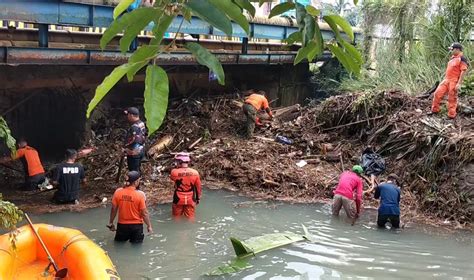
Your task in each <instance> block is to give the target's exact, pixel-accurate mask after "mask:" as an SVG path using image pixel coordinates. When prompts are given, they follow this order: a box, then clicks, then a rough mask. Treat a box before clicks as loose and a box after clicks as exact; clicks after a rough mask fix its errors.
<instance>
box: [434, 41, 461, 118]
mask: <svg viewBox="0 0 474 280" xmlns="http://www.w3.org/2000/svg"><path fill="white" fill-rule="evenodd" d="M449 50H450V51H451V52H452V54H453V56H451V60H449V62H448V66H447V67H446V74H445V77H444V80H443V81H442V82H441V84H439V86H438V88H437V89H436V91H435V93H434V98H433V103H432V105H431V113H430V114H436V113H439V111H440V108H439V104H440V103H441V100H443V97H444V96H445V95H446V93H447V94H448V117H449V118H450V119H454V118H455V117H456V108H457V106H458V92H459V89H460V88H461V84H462V80H463V78H464V75H465V74H466V72H467V68H468V67H469V62H468V61H467V59H466V57H464V56H463V54H462V45H461V44H459V43H453V44H452V45H451V47H449Z"/></svg>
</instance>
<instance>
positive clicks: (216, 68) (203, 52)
mask: <svg viewBox="0 0 474 280" xmlns="http://www.w3.org/2000/svg"><path fill="white" fill-rule="evenodd" d="M185 47H186V49H188V50H189V51H190V52H191V53H192V54H193V55H194V56H195V57H196V59H197V62H198V63H199V64H201V65H205V66H207V67H208V68H209V69H210V70H211V71H212V72H214V73H215V74H216V75H217V79H218V81H219V84H221V85H224V84H225V75H224V69H223V68H222V65H221V63H220V62H219V60H218V59H217V58H216V57H215V56H214V55H213V54H212V53H210V52H209V51H208V50H207V49H205V48H203V47H202V46H201V45H199V44H198V43H192V42H191V43H186V45H185Z"/></svg>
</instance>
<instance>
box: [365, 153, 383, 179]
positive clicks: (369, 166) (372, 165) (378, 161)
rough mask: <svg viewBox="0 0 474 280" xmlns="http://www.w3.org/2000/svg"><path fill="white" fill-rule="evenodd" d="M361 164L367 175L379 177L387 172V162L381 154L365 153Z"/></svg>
mask: <svg viewBox="0 0 474 280" xmlns="http://www.w3.org/2000/svg"><path fill="white" fill-rule="evenodd" d="M360 163H361V164H360V165H361V166H362V168H363V169H364V173H365V174H366V175H375V176H378V175H380V174H382V173H383V172H384V171H385V160H384V159H383V158H382V157H381V156H380V155H379V154H377V153H375V152H372V151H369V152H364V153H363V154H362V157H361V159H360Z"/></svg>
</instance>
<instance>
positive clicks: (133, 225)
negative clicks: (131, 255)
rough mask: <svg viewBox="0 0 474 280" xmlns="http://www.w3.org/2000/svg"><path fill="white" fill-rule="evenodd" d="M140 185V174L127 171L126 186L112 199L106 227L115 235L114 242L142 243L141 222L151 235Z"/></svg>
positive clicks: (151, 231)
mask: <svg viewBox="0 0 474 280" xmlns="http://www.w3.org/2000/svg"><path fill="white" fill-rule="evenodd" d="M139 185H140V173H139V172H138V171H129V172H128V175H127V185H125V186H124V187H122V188H118V189H117V190H116V191H115V193H114V196H113V198H112V209H110V219H109V224H108V225H107V227H108V228H109V229H110V230H111V231H117V232H116V233H115V241H119V242H125V241H128V240H130V242H131V243H142V242H143V238H144V237H145V236H144V234H143V222H145V224H146V225H147V231H148V233H149V234H151V233H153V229H152V227H151V222H150V217H149V216H148V210H147V208H146V203H145V201H146V197H145V193H144V192H142V191H140V190H138V187H139ZM117 212H118V216H119V217H118V223H117V228H115V225H114V220H115V217H116V216H117Z"/></svg>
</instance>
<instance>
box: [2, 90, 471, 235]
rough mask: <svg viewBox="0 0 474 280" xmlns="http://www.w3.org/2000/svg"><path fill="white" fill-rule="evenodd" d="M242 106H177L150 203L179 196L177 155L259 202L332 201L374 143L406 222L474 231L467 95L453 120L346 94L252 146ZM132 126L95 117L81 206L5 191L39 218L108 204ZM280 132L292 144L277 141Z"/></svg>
mask: <svg viewBox="0 0 474 280" xmlns="http://www.w3.org/2000/svg"><path fill="white" fill-rule="evenodd" d="M241 101H242V100H238V99H237V98H236V96H231V97H219V98H212V99H200V100H194V99H185V100H181V101H179V102H176V103H174V104H170V110H169V112H168V115H167V117H166V120H165V123H164V125H163V126H162V128H161V129H160V131H159V132H158V133H156V135H154V136H153V137H152V138H151V139H149V140H148V142H149V144H148V147H149V148H150V155H149V158H148V161H147V162H145V163H144V164H143V165H142V168H143V174H144V177H145V180H144V183H143V184H142V189H143V190H144V191H145V192H146V193H147V194H148V195H147V197H148V199H149V200H150V201H151V202H152V203H162V202H169V201H170V200H171V197H172V190H173V186H172V184H171V182H170V181H169V179H168V174H169V170H170V168H171V164H172V162H173V153H175V152H178V151H189V152H191V153H192V159H193V164H192V165H193V167H194V168H196V169H198V170H199V172H200V173H201V176H202V178H203V181H204V184H205V186H208V187H212V188H226V189H230V190H232V191H237V192H239V193H241V194H242V195H246V196H249V197H252V198H256V199H270V200H281V201H288V202H294V203H307V202H318V201H326V202H329V201H330V199H331V197H332V190H333V188H334V186H335V185H336V184H337V180H338V176H339V174H340V173H341V172H342V170H345V169H349V168H350V167H351V166H352V165H353V164H357V163H359V159H360V155H361V153H362V151H363V150H364V148H365V147H366V146H368V145H371V146H373V147H374V148H375V149H376V151H377V152H378V153H380V154H381V155H382V156H383V157H384V158H385V160H386V163H387V171H386V173H384V174H383V175H381V176H380V178H379V180H381V181H383V180H384V176H385V175H386V174H389V173H392V172H393V173H396V174H398V175H399V176H400V177H401V178H402V181H403V182H402V185H403V189H402V192H403V196H402V201H401V207H402V220H403V221H404V222H405V223H408V224H409V223H413V222H421V223H425V224H433V225H443V226H447V227H451V228H471V226H472V220H473V216H472V212H473V211H474V163H473V158H474V125H473V119H472V113H473V112H472V109H471V108H472V107H473V105H474V104H473V103H474V101H473V99H472V98H467V97H465V98H461V103H462V105H461V106H460V113H459V115H458V118H457V119H456V121H449V120H447V118H446V115H445V114H440V115H438V116H427V114H426V113H427V112H428V111H429V107H430V100H429V99H422V98H417V97H410V96H407V95H405V94H403V93H401V92H378V93H354V94H345V95H340V96H335V97H331V98H329V99H327V100H325V101H323V102H320V103H319V102H313V103H311V104H309V105H308V106H305V107H300V106H299V105H295V106H291V107H286V108H278V109H276V110H275V119H274V120H273V121H272V122H268V125H266V126H264V127H261V128H258V129H257V130H256V133H255V135H256V136H255V137H254V138H253V139H250V140H247V139H244V138H243V137H242V135H243V132H244V127H243V124H244V116H243V114H242V113H241V109H240V106H241V104H242V103H241ZM126 127H127V124H126V123H125V120H124V119H123V115H121V111H120V110H110V111H103V112H102V113H101V114H100V115H99V116H96V118H95V120H94V121H93V123H92V125H91V129H92V132H93V133H92V140H91V141H90V143H89V144H88V145H87V146H88V147H96V148H97V150H96V151H94V152H93V153H91V154H90V155H88V156H87V157H86V158H84V159H81V162H82V163H83V164H84V166H85V167H86V169H87V177H88V181H89V182H88V184H87V185H86V186H85V187H84V189H83V193H82V200H81V204H80V205H78V206H51V205H49V204H47V202H48V199H49V198H50V197H51V196H52V193H51V192H49V193H48V192H46V193H40V194H38V193H36V194H25V193H18V192H15V194H12V193H9V194H7V193H5V194H4V195H5V196H6V198H7V199H10V200H12V201H14V202H15V203H17V204H18V205H19V206H20V207H22V208H24V209H26V210H30V211H36V212H38V211H40V212H54V211H60V210H66V209H71V210H77V211H79V210H82V209H85V208H90V207H96V206H99V205H102V202H101V201H102V200H103V198H104V197H107V198H108V199H109V200H110V197H111V194H112V193H113V191H114V189H115V187H116V184H115V178H116V175H117V172H118V164H119V159H120V153H119V150H120V146H121V141H122V138H123V134H124V132H125V130H124V129H125V128H126ZM277 135H282V136H285V137H287V138H289V139H291V140H292V141H293V143H292V144H290V145H287V144H281V143H278V142H276V141H275V137H276V136H277ZM164 144H166V145H164ZM297 163H298V164H297ZM125 169H126V168H124V171H123V172H125ZM122 178H123V176H122ZM367 187H368V186H367V184H366V185H365V186H364V188H367ZM203 203H205V197H204V199H203ZM377 203H378V202H377V201H376V200H374V199H373V198H371V197H370V196H366V197H364V206H365V207H377Z"/></svg>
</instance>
